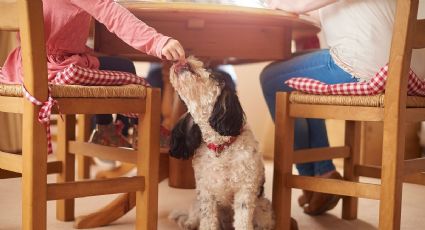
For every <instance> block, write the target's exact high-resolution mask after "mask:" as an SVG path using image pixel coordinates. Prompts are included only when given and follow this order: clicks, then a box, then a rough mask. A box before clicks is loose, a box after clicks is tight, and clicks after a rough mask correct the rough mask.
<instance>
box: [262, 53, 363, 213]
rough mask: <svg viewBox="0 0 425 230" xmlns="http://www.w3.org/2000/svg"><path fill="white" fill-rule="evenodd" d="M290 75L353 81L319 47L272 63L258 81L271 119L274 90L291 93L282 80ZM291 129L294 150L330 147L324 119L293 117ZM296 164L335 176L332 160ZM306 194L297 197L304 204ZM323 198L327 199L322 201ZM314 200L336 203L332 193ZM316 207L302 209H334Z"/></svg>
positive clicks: (305, 170)
mask: <svg viewBox="0 0 425 230" xmlns="http://www.w3.org/2000/svg"><path fill="white" fill-rule="evenodd" d="M293 77H309V78H312V79H316V80H319V81H322V82H325V83H328V84H336V83H344V82H355V81H356V79H355V78H353V77H352V76H351V75H350V74H349V73H347V72H345V71H344V70H342V69H341V68H340V67H338V66H337V65H336V64H335V63H334V61H333V60H332V57H331V56H330V54H329V50H320V51H316V52H312V53H309V54H305V55H301V56H297V57H294V58H292V59H290V60H287V61H283V62H276V63H272V64H270V65H269V66H267V67H266V68H265V69H264V70H263V72H262V73H261V76H260V81H261V87H262V90H263V94H264V97H265V99H266V103H267V106H268V108H269V111H270V115H271V116H272V118H273V120H274V116H275V102H276V93H277V92H291V91H292V90H293V89H292V88H290V87H288V86H287V85H285V83H284V82H285V81H286V80H288V79H290V78H293ZM294 129H295V134H294V142H295V143H294V149H295V150H297V149H305V148H319V147H328V146H329V142H328V137H327V133H326V126H325V122H324V120H321V119H304V118H298V119H296V120H295V125H294ZM296 167H297V170H298V172H299V174H300V175H304V176H325V177H328V176H329V175H332V176H334V175H336V174H335V173H336V171H335V166H334V164H333V163H332V161H331V160H326V161H319V162H312V163H304V164H297V165H296ZM306 195H307V196H308V197H305V196H302V197H301V198H300V199H299V202H300V205H305V204H306V203H308V202H309V201H312V200H313V197H312V196H313V194H312V193H307V194H306ZM325 198H326V199H328V200H323V199H325ZM317 199H322V200H321V202H323V203H324V205H329V204H328V203H329V202H330V200H329V199H333V200H331V201H334V202H333V203H332V205H334V204H335V205H336V202H337V200H336V202H335V197H333V196H322V197H318V198H315V200H317ZM326 202H327V203H326ZM316 203H317V202H316ZM319 203H320V202H319ZM315 206H318V207H314V210H310V209H311V207H306V208H305V211H306V212H307V213H309V214H320V213H323V212H325V211H327V210H328V209H330V208H333V207H320V204H319V205H317V204H315ZM309 208H310V209H309ZM324 209H326V210H324Z"/></svg>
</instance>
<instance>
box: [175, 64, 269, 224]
mask: <svg viewBox="0 0 425 230" xmlns="http://www.w3.org/2000/svg"><path fill="white" fill-rule="evenodd" d="M170 82H171V84H172V85H173V87H174V89H175V90H176V91H177V93H178V95H179V96H180V98H181V99H182V100H183V101H184V103H185V104H186V106H187V108H188V112H187V113H186V114H185V115H184V117H183V118H182V119H181V120H180V121H179V122H178V123H177V124H176V126H175V127H174V128H173V130H172V132H171V143H170V155H171V156H172V157H175V158H179V159H189V158H191V157H193V159H192V164H193V168H194V171H195V179H196V192H197V198H196V199H197V200H196V202H195V203H194V204H193V205H192V208H191V209H190V210H189V212H184V211H174V212H172V213H171V214H170V216H169V218H170V219H172V220H174V221H175V222H176V223H177V224H178V225H179V226H180V227H181V228H182V229H187V230H195V229H200V230H217V229H223V230H227V229H235V230H254V229H255V230H260V229H261V230H269V229H273V228H274V216H273V211H272V207H271V202H270V201H269V200H268V199H266V198H265V197H264V187H263V186H264V183H265V175H264V174H265V173H264V164H263V159H262V155H261V153H260V152H259V151H258V142H257V141H256V139H255V137H254V135H253V133H252V131H251V130H250V128H249V127H248V125H247V124H246V119H245V114H244V111H243V109H242V106H241V104H240V102H239V99H238V96H237V94H236V91H235V89H233V88H232V87H230V86H231V85H232V83H233V82H232V79H230V78H229V77H227V76H224V75H220V74H216V73H210V72H209V71H207V70H206V69H205V68H204V67H203V63H202V62H201V61H199V60H197V59H196V58H194V57H189V58H188V59H187V60H186V62H184V63H182V62H180V63H177V64H174V65H173V66H172V67H171V71H170Z"/></svg>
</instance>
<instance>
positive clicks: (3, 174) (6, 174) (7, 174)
mask: <svg viewBox="0 0 425 230" xmlns="http://www.w3.org/2000/svg"><path fill="white" fill-rule="evenodd" d="M16 177H21V174H20V173H16V172H11V171H7V170H3V169H0V179H9V178H16Z"/></svg>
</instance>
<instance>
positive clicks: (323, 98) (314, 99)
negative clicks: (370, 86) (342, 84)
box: [289, 92, 425, 108]
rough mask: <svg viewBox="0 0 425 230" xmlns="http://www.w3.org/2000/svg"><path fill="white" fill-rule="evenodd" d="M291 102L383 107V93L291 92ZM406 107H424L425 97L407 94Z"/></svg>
mask: <svg viewBox="0 0 425 230" xmlns="http://www.w3.org/2000/svg"><path fill="white" fill-rule="evenodd" d="M289 101H290V102H291V103H293V104H318V105H342V106H366V107H384V94H379V95H371V96H342V95H313V94H306V93H301V92H293V93H291V95H290V97H289ZM407 107H409V108H425V97H416V96H408V97H407Z"/></svg>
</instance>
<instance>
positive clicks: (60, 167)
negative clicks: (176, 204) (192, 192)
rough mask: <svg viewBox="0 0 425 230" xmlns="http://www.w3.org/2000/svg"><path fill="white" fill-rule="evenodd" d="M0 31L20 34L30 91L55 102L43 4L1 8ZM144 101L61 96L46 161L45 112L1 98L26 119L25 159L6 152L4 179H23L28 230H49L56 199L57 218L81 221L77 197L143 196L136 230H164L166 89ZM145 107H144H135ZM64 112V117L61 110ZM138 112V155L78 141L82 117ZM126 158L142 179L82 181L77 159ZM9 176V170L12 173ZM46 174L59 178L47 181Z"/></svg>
mask: <svg viewBox="0 0 425 230" xmlns="http://www.w3.org/2000/svg"><path fill="white" fill-rule="evenodd" d="M0 9H1V11H2V15H0V29H2V30H19V32H20V38H21V49H22V59H23V60H22V63H23V72H24V75H25V87H26V89H27V91H28V92H29V93H30V94H31V95H33V96H34V97H35V98H37V99H38V100H40V101H46V100H47V97H48V85H47V63H46V48H45V38H44V33H43V31H44V22H43V7H42V0H17V1H14V2H11V1H2V2H0ZM146 94H147V95H146V97H145V98H137V97H135V98H57V101H58V103H59V105H60V108H61V113H62V114H63V118H64V119H63V121H62V120H59V121H58V137H57V139H58V150H57V152H58V154H57V158H58V161H55V162H47V142H46V130H45V127H44V126H43V125H42V124H40V123H39V122H38V113H39V110H40V107H39V106H36V105H34V104H32V103H31V102H29V101H28V100H27V99H24V98H21V97H7V96H0V111H3V112H10V113H22V114H23V127H24V130H23V150H22V155H16V154H11V153H5V152H0V169H3V170H2V171H0V173H2V175H1V176H0V178H7V177H16V176H19V174H21V175H22V184H23V185H22V190H23V192H22V229H46V228H47V224H46V211H47V210H46V206H47V205H46V203H47V201H49V200H58V201H57V218H58V219H59V220H63V221H70V220H73V219H74V198H76V197H85V196H93V195H103V194H113V193H127V192H135V193H136V228H137V229H144V230H148V229H149V230H153V229H157V215H158V165H159V163H158V162H159V124H160V107H159V106H158V105H159V104H160V101H161V98H160V97H161V95H160V90H158V89H147V93H146ZM135 105H139V106H135ZM54 112H55V113H57V111H54ZM99 113H100V114H102V113H138V114H139V124H140V125H139V126H138V128H139V130H138V131H139V133H140V134H141V135H140V136H139V144H138V145H139V146H138V150H137V151H134V150H123V149H117V148H113V147H105V146H98V145H95V144H89V143H84V142H83V141H82V140H76V135H75V120H76V119H75V115H76V114H99ZM90 150H99V151H95V152H96V154H94V156H98V157H101V158H105V159H114V160H121V161H124V162H131V163H133V164H135V165H137V176H134V177H122V178H113V179H105V180H87V181H77V182H76V181H74V180H75V178H74V177H75V156H74V155H73V154H79V155H86V154H87V152H91V151H90ZM6 170H7V171H6ZM47 173H59V175H58V178H57V183H50V184H48V183H47V178H46V177H47Z"/></svg>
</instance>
